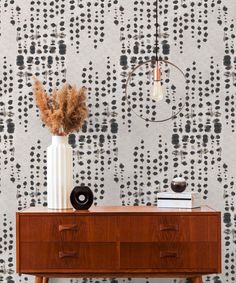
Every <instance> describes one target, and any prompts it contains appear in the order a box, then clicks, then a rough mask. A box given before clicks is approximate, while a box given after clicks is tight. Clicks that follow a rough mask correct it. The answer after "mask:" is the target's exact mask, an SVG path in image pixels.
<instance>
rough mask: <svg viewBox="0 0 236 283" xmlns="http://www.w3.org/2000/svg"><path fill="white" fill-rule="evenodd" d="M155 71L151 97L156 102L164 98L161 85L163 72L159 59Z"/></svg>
mask: <svg viewBox="0 0 236 283" xmlns="http://www.w3.org/2000/svg"><path fill="white" fill-rule="evenodd" d="M153 73H154V76H153V86H152V90H151V98H152V99H153V100H155V101H156V102H159V101H161V100H162V99H163V98H164V93H163V88H162V85H161V72H160V68H159V65H158V62H157V61H156V66H155V69H154V70H153Z"/></svg>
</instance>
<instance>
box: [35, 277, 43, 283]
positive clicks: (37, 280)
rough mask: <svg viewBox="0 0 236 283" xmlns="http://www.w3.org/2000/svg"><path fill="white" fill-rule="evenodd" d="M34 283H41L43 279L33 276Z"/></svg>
mask: <svg viewBox="0 0 236 283" xmlns="http://www.w3.org/2000/svg"><path fill="white" fill-rule="evenodd" d="M34 282H35V283H43V277H39V276H35V281H34Z"/></svg>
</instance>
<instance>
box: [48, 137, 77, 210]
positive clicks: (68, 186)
mask: <svg viewBox="0 0 236 283" xmlns="http://www.w3.org/2000/svg"><path fill="white" fill-rule="evenodd" d="M72 162H73V161H72V148H71V146H70V145H69V144H68V137H65V136H53V137H52V144H51V145H50V146H49V147H48V148H47V199H48V208H50V209H70V208H72V206H71V203H70V193H71V191H72V188H73V164H72Z"/></svg>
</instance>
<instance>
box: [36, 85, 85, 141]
mask: <svg viewBox="0 0 236 283" xmlns="http://www.w3.org/2000/svg"><path fill="white" fill-rule="evenodd" d="M33 91H34V95H35V99H36V105H37V106H38V108H39V110H40V112H41V119H42V121H43V123H45V124H46V126H47V127H48V128H49V130H50V132H51V133H52V134H53V135H58V136H66V135H68V134H70V133H72V132H78V131H79V130H80V129H81V127H82V126H83V123H84V121H85V119H86V118H87V116H88V110H87V106H86V88H85V87H82V88H80V89H79V90H78V89H77V88H76V87H75V86H73V87H72V86H70V85H69V84H64V85H63V87H62V88H61V89H59V90H54V91H53V93H52V95H48V94H47V93H46V92H45V90H44V88H43V84H42V83H41V82H40V81H39V80H37V79H35V83H34V85H33Z"/></svg>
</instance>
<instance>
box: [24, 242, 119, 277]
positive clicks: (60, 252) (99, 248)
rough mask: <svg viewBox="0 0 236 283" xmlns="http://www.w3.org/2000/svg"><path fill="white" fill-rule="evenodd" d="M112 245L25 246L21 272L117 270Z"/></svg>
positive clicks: (28, 244)
mask: <svg viewBox="0 0 236 283" xmlns="http://www.w3.org/2000/svg"><path fill="white" fill-rule="evenodd" d="M116 261H117V255H116V245H115V244H113V243H64V244H63V245H62V244H59V243H22V244H21V247H20V270H21V272H27V271H28V272H30V271H37V270H40V271H43V270H47V271H50V270H57V269H76V270H80V269H81V270H82V269H86V270H98V269H116V266H117V263H116Z"/></svg>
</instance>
